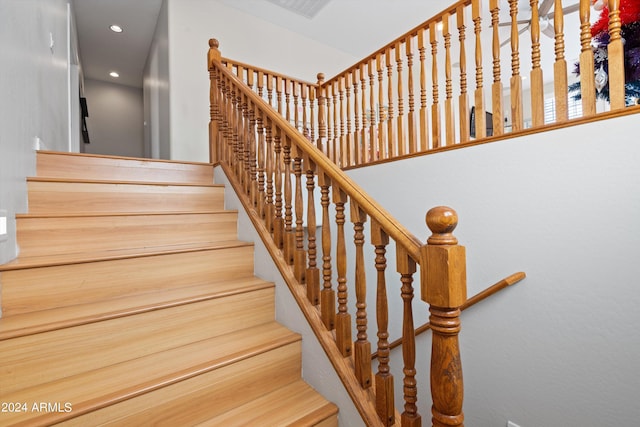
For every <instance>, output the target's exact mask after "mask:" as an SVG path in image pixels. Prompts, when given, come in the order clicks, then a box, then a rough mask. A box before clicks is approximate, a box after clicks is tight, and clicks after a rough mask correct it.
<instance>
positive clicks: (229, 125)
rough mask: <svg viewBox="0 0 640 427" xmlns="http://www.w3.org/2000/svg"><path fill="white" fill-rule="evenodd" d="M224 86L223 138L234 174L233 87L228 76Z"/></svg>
mask: <svg viewBox="0 0 640 427" xmlns="http://www.w3.org/2000/svg"><path fill="white" fill-rule="evenodd" d="M225 87H226V100H227V102H226V104H227V115H226V119H227V122H226V127H225V130H226V132H225V138H226V139H227V141H228V143H227V144H228V147H229V157H228V158H229V165H230V166H231V171H232V172H233V174H234V175H235V173H236V157H235V153H234V150H235V149H236V146H235V140H234V139H233V127H234V123H235V122H234V114H235V113H234V110H233V101H234V97H233V89H232V87H231V82H230V81H229V79H228V78H225Z"/></svg>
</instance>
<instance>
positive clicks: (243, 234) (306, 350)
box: [215, 167, 364, 427]
mask: <svg viewBox="0 0 640 427" xmlns="http://www.w3.org/2000/svg"><path fill="white" fill-rule="evenodd" d="M215 182H216V183H222V184H225V185H226V187H225V196H224V197H225V208H226V209H236V210H238V238H239V239H240V240H242V241H245V242H254V244H255V256H254V259H255V267H254V270H255V274H256V276H258V277H260V278H262V279H264V280H268V281H272V282H274V283H275V285H276V320H277V321H278V322H279V323H281V324H282V325H284V326H286V327H287V328H289V329H290V330H292V331H294V332H297V333H299V334H301V335H302V377H303V378H304V380H305V381H306V382H307V383H308V384H310V385H311V386H312V387H313V388H314V389H315V390H317V391H318V392H319V393H320V394H322V396H324V397H325V398H326V399H327V400H329V401H331V402H333V403H335V404H336V405H338V407H339V408H340V411H339V414H338V417H339V422H340V425H341V426H343V427H358V426H364V423H363V422H362V418H361V417H360V414H359V413H358V411H357V409H356V408H355V406H354V405H353V402H352V401H351V398H350V397H349V394H348V393H347V392H346V390H345V389H344V386H343V385H342V383H341V382H340V379H339V378H338V375H337V374H336V372H335V370H334V369H333V366H332V365H331V362H329V360H328V359H327V356H326V354H325V352H324V350H323V349H322V347H321V346H320V344H319V343H318V340H317V338H316V336H315V335H314V333H313V331H312V330H311V327H310V326H309V324H308V323H307V320H306V319H305V317H304V315H303V314H302V312H301V311H300V309H299V308H298V304H297V303H296V301H295V299H294V298H293V296H292V295H291V291H290V290H289V288H288V287H287V284H286V283H285V282H284V279H283V278H282V276H281V275H280V272H279V271H278V268H277V267H276V265H275V264H274V262H273V260H272V259H271V255H270V254H269V251H268V250H267V248H266V247H265V246H264V244H263V243H262V240H261V239H260V236H259V235H258V233H257V232H256V230H255V228H254V227H253V224H252V223H251V220H250V219H249V217H248V216H247V214H246V213H245V211H244V208H243V206H242V204H241V203H240V200H238V197H237V196H236V194H235V192H234V191H233V187H231V185H230V184H229V183H228V181H227V179H226V176H225V175H224V172H223V171H222V169H221V168H220V167H217V168H216V169H215Z"/></svg>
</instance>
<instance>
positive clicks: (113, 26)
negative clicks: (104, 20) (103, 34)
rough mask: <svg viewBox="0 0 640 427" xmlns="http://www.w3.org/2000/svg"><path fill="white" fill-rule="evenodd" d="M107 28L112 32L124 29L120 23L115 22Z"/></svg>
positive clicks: (119, 31)
mask: <svg viewBox="0 0 640 427" xmlns="http://www.w3.org/2000/svg"><path fill="white" fill-rule="evenodd" d="M109 29H110V30H111V31H113V32H114V33H121V32H122V31H124V30H123V29H122V27H121V26H120V25H116V24H113V25H111V26H110V27H109Z"/></svg>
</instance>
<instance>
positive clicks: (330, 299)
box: [318, 171, 336, 331]
mask: <svg viewBox="0 0 640 427" xmlns="http://www.w3.org/2000/svg"><path fill="white" fill-rule="evenodd" d="M318 185H319V186H320V195H321V197H320V204H321V205H322V280H323V282H322V291H321V292H320V315H321V317H322V323H324V326H325V327H326V328H327V329H328V330H330V331H331V330H333V329H335V327H336V292H335V290H334V289H333V288H332V286H331V271H332V267H331V224H330V219H329V202H330V199H329V187H330V186H331V179H330V178H329V177H328V176H326V175H325V174H324V173H323V172H321V171H318Z"/></svg>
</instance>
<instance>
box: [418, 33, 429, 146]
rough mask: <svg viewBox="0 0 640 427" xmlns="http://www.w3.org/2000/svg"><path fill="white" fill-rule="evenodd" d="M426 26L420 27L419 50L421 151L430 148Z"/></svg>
mask: <svg viewBox="0 0 640 427" xmlns="http://www.w3.org/2000/svg"><path fill="white" fill-rule="evenodd" d="M425 31H426V30H425V29H424V28H420V29H418V52H419V53H420V151H428V150H429V126H428V119H427V71H426V68H425V59H426V58H427V55H426V51H427V49H426V47H425V43H424V33H425Z"/></svg>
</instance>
